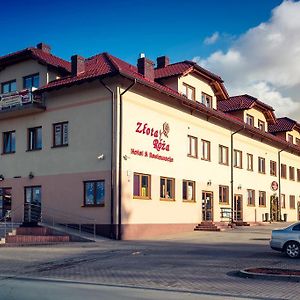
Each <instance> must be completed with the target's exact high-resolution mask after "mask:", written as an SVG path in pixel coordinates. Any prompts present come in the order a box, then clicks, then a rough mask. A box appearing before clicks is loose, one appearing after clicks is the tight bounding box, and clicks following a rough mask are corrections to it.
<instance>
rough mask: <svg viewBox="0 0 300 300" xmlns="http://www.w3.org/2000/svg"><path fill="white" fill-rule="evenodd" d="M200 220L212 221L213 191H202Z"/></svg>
mask: <svg viewBox="0 0 300 300" xmlns="http://www.w3.org/2000/svg"><path fill="white" fill-rule="evenodd" d="M202 220H203V221H213V193H212V192H202Z"/></svg>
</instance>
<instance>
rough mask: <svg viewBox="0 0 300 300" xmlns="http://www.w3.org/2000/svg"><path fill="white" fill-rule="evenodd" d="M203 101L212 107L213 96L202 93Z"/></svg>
mask: <svg viewBox="0 0 300 300" xmlns="http://www.w3.org/2000/svg"><path fill="white" fill-rule="evenodd" d="M201 101H202V104H204V105H205V106H206V107H210V108H212V96H210V95H208V94H205V93H202V95H201Z"/></svg>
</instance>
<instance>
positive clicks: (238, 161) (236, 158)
mask: <svg viewBox="0 0 300 300" xmlns="http://www.w3.org/2000/svg"><path fill="white" fill-rule="evenodd" d="M242 157H243V156H242V151H240V150H234V153H233V166H234V167H236V168H240V169H241V168H242V166H243V164H242Z"/></svg>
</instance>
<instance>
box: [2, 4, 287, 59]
mask: <svg viewBox="0 0 300 300" xmlns="http://www.w3.org/2000/svg"><path fill="white" fill-rule="evenodd" d="M281 2H282V1H281V0H262V1H259V0H256V1H253V0H243V1H242V0H239V1H238V0H226V1H222V0H219V1H218V0H214V1H207V0H206V1H200V0H196V1H194V0H192V1H178V0H173V1H170V0H167V1H156V0H155V1H143V0H140V1H137V0H128V1H114V0H111V1H95V0H92V1H89V0H87V1H78V0H74V1H68V0H65V1H63V0H61V1H57V0H52V1H41V0H39V1H35V0H27V1H20V0H16V1H1V11H2V14H1V18H0V26H1V28H7V30H2V34H1V46H0V55H3V54H6V53H8V52H12V51H15V50H18V49H22V48H25V47H27V46H29V45H35V44H37V43H38V42H40V41H44V42H46V43H48V44H50V45H51V46H52V49H53V52H54V53H55V54H57V55H59V56H61V57H64V58H66V59H68V58H69V57H70V56H71V55H73V54H74V53H78V54H81V55H83V56H85V57H88V56H91V55H94V54H96V53H100V52H103V51H108V52H110V53H112V54H114V55H116V56H119V57H120V58H123V59H125V60H127V61H129V62H131V63H135V61H136V58H137V56H138V54H139V53H140V52H145V53H146V55H147V56H149V57H150V58H152V59H155V57H157V56H158V55H164V54H167V55H169V56H170V57H171V60H172V61H176V60H182V59H192V58H193V57H194V56H198V55H201V56H207V55H208V54H209V53H211V52H212V51H214V50H215V49H216V47H217V46H218V47H221V48H225V47H227V46H228V45H227V44H228V42H230V38H232V37H233V36H237V35H239V34H241V33H243V32H244V31H246V30H247V29H248V28H250V27H253V26H256V25H257V24H259V23H260V22H262V21H264V20H266V19H268V18H269V16H270V13H271V9H272V8H274V7H275V6H277V5H278V4H280V3H281ZM16 3H17V5H16ZM4 12H5V13H4ZM215 31H218V32H222V33H226V34H228V37H230V38H229V39H228V41H227V42H226V40H225V41H224V40H223V42H222V43H219V44H218V45H211V46H207V45H203V40H204V38H205V37H207V36H209V35H211V34H212V33H213V32H215Z"/></svg>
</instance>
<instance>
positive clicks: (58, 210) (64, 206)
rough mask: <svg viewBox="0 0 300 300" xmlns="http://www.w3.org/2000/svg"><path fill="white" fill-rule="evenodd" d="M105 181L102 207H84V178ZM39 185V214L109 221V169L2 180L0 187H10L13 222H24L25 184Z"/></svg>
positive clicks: (80, 220)
mask: <svg viewBox="0 0 300 300" xmlns="http://www.w3.org/2000/svg"><path fill="white" fill-rule="evenodd" d="M98 179H99V180H103V179H104V180H105V201H104V203H105V205H104V207H83V199H84V184H83V182H84V181H88V180H98ZM26 186H41V193H42V216H43V217H44V218H47V219H52V217H54V220H55V222H65V223H66V222H68V223H72V222H74V223H77V222H78V223H82V224H89V223H94V222H95V223H97V224H109V223H110V172H109V171H105V172H103V171H101V172H100V171H99V172H87V173H77V174H60V175H49V176H35V177H34V178H33V179H29V178H28V177H26V178H25V177H23V178H11V179H4V180H3V181H1V182H0V188H4V187H5V188H12V216H13V220H14V221H16V222H22V221H23V215H24V187H26Z"/></svg>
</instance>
